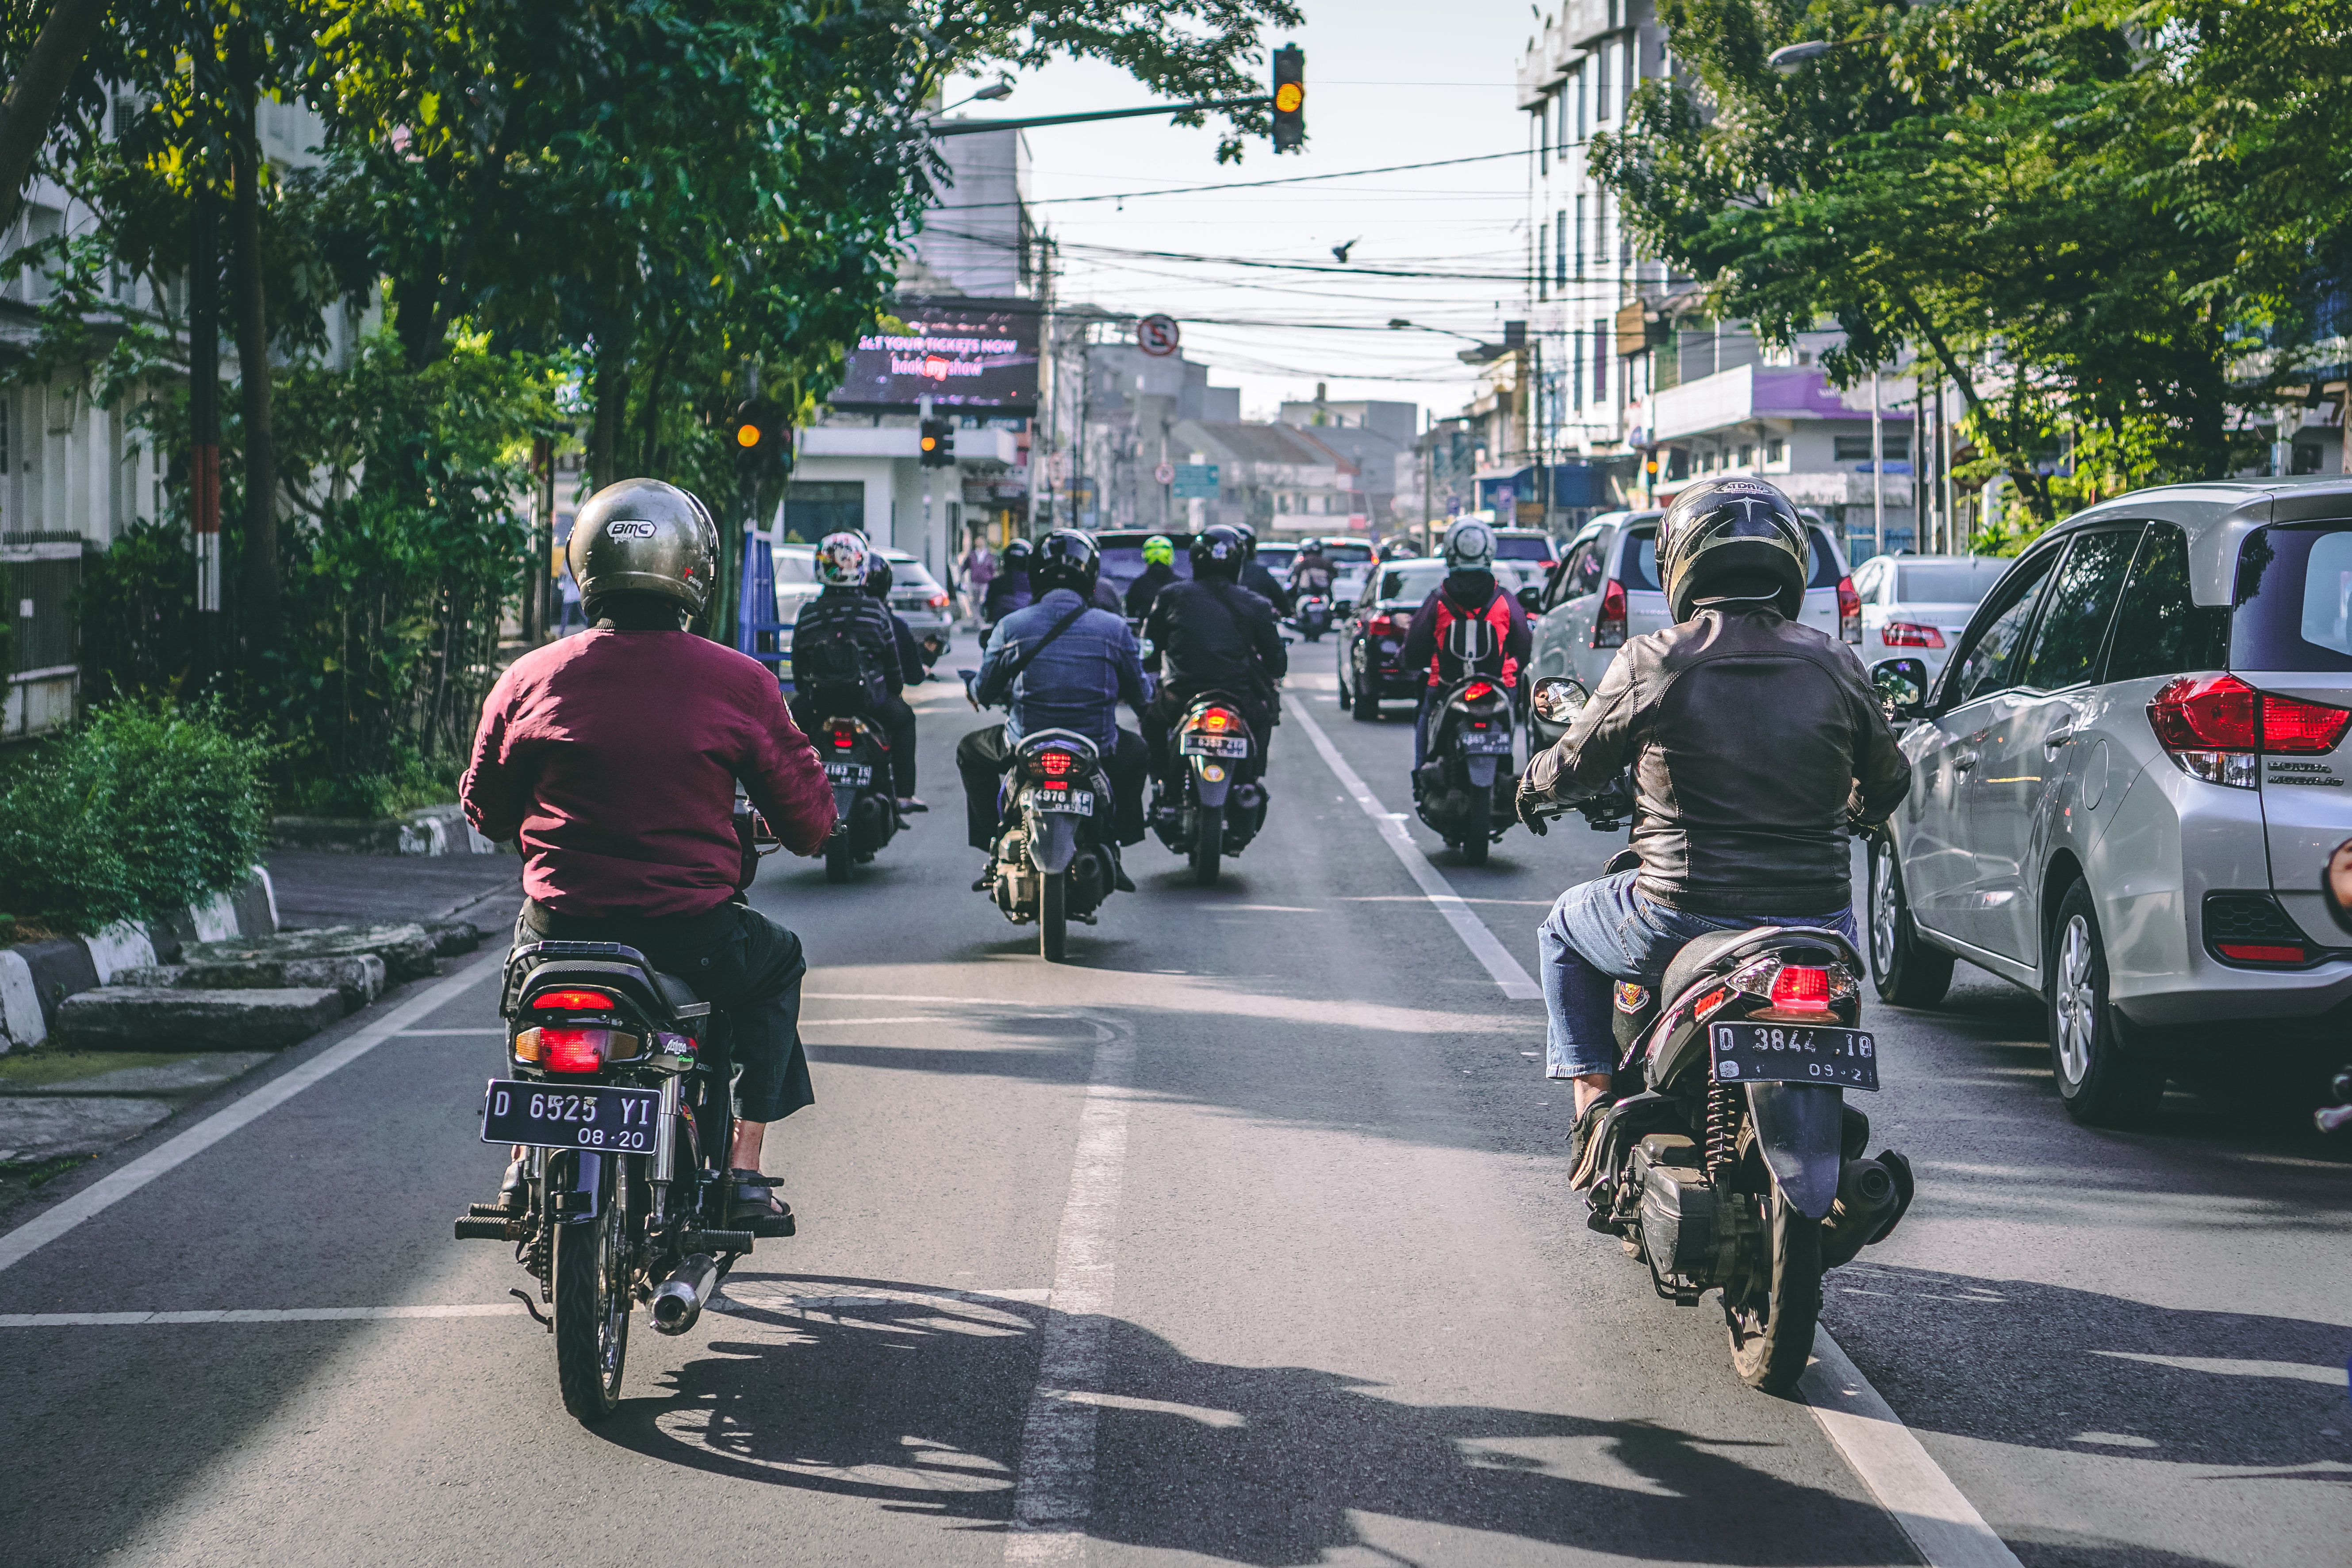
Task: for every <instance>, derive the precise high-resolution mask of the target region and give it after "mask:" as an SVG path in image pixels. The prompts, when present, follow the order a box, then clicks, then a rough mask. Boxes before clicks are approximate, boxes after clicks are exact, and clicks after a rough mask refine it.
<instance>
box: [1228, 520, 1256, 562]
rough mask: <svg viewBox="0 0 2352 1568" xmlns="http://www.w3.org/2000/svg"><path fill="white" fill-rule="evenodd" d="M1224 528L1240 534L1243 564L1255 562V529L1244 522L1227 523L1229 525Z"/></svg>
mask: <svg viewBox="0 0 2352 1568" xmlns="http://www.w3.org/2000/svg"><path fill="white" fill-rule="evenodd" d="M1224 526H1225V527H1227V528H1230V529H1232V530H1233V531H1234V532H1235V533H1238V534H1240V535H1241V537H1242V559H1243V560H1244V561H1245V562H1247V561H1255V560H1256V559H1257V530H1256V529H1255V527H1253V526H1252V525H1250V524H1249V523H1246V522H1229V523H1226V524H1225V525H1224Z"/></svg>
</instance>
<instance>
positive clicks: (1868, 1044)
mask: <svg viewBox="0 0 2352 1568" xmlns="http://www.w3.org/2000/svg"><path fill="white" fill-rule="evenodd" d="M1707 1037H1708V1040H1709V1043H1711V1044H1712V1045H1713V1046H1714V1047H1715V1076H1716V1077H1717V1079H1719V1080H1721V1081H1722V1082H1725V1083H1740V1082H1756V1081H1761V1082H1765V1083H1825V1084H1834V1085H1835V1086H1837V1087H1838V1088H1840V1089H1876V1088H1877V1087H1878V1045H1877V1042H1876V1041H1874V1040H1873V1039H1872V1038H1871V1037H1869V1036H1868V1035H1865V1034H1864V1033H1863V1032H1862V1031H1861V1030H1859V1029H1824V1028H1816V1027H1814V1026H1811V1025H1810V1024H1716V1025H1712V1026H1709V1028H1708V1031H1707Z"/></svg>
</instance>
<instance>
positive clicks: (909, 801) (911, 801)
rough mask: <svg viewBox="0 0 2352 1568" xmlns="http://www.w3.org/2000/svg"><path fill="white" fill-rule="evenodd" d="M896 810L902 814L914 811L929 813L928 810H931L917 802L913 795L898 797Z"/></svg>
mask: <svg viewBox="0 0 2352 1568" xmlns="http://www.w3.org/2000/svg"><path fill="white" fill-rule="evenodd" d="M898 809H899V810H900V811H902V812H916V811H929V810H930V809H931V808H930V807H929V806H928V805H924V804H923V803H922V802H921V801H919V800H918V799H916V798H915V797H914V796H913V795H900V796H899V797H898Z"/></svg>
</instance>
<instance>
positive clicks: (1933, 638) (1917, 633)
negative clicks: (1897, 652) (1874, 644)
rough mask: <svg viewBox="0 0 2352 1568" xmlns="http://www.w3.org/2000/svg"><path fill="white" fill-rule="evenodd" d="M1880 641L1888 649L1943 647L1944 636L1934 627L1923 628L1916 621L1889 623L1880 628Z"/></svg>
mask: <svg viewBox="0 0 2352 1568" xmlns="http://www.w3.org/2000/svg"><path fill="white" fill-rule="evenodd" d="M1878 636H1879V638H1880V640H1882V641H1883V642H1885V644H1886V646H1887V647H1943V646H1944V634H1943V633H1942V632H1939V631H1937V629H1936V628H1935V627H1933V626H1921V625H1919V624H1918V623H1917V622H1916V621H1889V622H1887V623H1886V624H1885V626H1881V627H1879V628H1878Z"/></svg>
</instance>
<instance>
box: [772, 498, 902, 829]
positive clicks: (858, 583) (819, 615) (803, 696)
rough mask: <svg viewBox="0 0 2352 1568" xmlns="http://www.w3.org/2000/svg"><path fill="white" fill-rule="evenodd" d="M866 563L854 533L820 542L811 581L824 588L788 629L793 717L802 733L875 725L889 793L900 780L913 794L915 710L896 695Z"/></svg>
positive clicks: (898, 672) (891, 642) (892, 635)
mask: <svg viewBox="0 0 2352 1568" xmlns="http://www.w3.org/2000/svg"><path fill="white" fill-rule="evenodd" d="M872 559H873V557H872V554H871V552H868V551H867V550H866V540H865V538H864V537H863V536H862V535H859V534H856V533H850V532H846V531H845V532H841V533H828V534H826V535H825V536H824V539H822V540H820V541H819V542H818V543H817V547H816V563H815V565H816V580H817V581H818V582H820V583H822V584H824V588H823V589H821V590H820V591H819V592H818V594H817V596H816V597H815V598H814V599H811V600H810V601H809V602H808V603H807V604H805V605H802V606H801V613H800V616H799V617H798V618H797V619H795V620H794V621H793V720H794V721H796V722H798V723H799V725H800V727H801V729H802V730H803V731H809V730H813V729H814V728H815V727H816V726H817V725H819V724H821V723H823V722H824V721H825V720H827V719H869V718H870V719H873V720H874V721H877V723H879V724H880V725H881V726H882V730H883V732H884V733H885V734H886V735H887V736H888V737H889V742H890V769H891V773H892V774H893V775H894V777H893V784H894V788H896V787H897V785H898V780H900V779H903V780H905V781H907V785H906V787H905V788H904V789H903V790H901V791H899V793H904V794H907V795H912V794H913V793H914V792H913V789H912V782H913V778H914V773H913V769H914V765H915V710H913V709H912V708H909V707H908V706H907V703H906V701H905V700H904V699H903V698H902V697H901V696H900V695H899V694H900V693H901V692H902V691H903V690H904V689H906V684H907V680H906V671H905V669H904V668H903V667H901V666H900V664H899V662H898V634H897V633H896V632H895V631H894V630H893V629H892V627H891V625H890V613H889V612H888V611H887V610H886V609H884V608H883V607H882V605H880V604H879V603H878V602H877V601H876V600H875V599H874V598H873V597H872V596H871V595H868V594H867V593H866V567H867V563H869V562H870V561H871V560H872ZM901 757H904V758H905V759H906V761H905V762H904V763H903V764H902V763H900V761H899V759H900V758H901ZM902 766H903V767H904V768H905V769H906V770H907V771H906V772H904V773H901V772H900V771H899V770H900V768H901V767H902Z"/></svg>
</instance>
